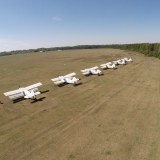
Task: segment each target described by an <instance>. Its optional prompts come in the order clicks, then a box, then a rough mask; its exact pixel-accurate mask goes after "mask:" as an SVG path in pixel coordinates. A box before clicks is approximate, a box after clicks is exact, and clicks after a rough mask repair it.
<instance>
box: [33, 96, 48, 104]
mask: <svg viewBox="0 0 160 160" xmlns="http://www.w3.org/2000/svg"><path fill="white" fill-rule="evenodd" d="M45 98H46V97H41V98H38V99H35V100H33V101H32V102H31V103H37V102H42V101H43V100H44V99H45Z"/></svg>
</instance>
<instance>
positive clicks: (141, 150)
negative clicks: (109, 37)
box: [0, 49, 160, 160]
mask: <svg viewBox="0 0 160 160" xmlns="http://www.w3.org/2000/svg"><path fill="white" fill-rule="evenodd" d="M123 57H132V59H133V61H134V62H133V63H128V64H127V65H126V66H118V69H117V70H104V71H103V73H104V75H103V76H95V75H94V76H89V77H85V76H83V75H82V74H81V72H80V70H81V69H85V68H87V67H93V66H96V65H98V66H99V65H100V64H103V63H105V62H108V61H113V60H116V59H117V58H123ZM0 66H1V68H0V77H1V78H0V89H1V90H0V92H1V94H0V100H1V101H2V102H3V104H0V159H2V160H44V159H46V160H70V159H73V160H74V159H75V160H90V159H91V160H105V159H106V160H132V159H133V160H139V159H141V160H142V159H145V160H157V159H159V155H160V60H159V59H156V58H151V57H145V56H144V55H142V54H138V53H136V52H127V51H122V50H116V49H92V50H89V49H87V50H72V51H62V52H44V53H36V54H25V55H13V56H6V57H0ZM71 72H76V73H77V76H76V77H78V78H81V82H82V84H81V85H79V86H77V87H73V86H72V85H65V86H63V87H57V86H54V85H53V83H52V82H51V80H50V79H51V78H54V77H56V76H59V75H65V74H68V73H71ZM37 82H42V83H43V86H42V87H41V88H40V90H42V91H44V93H43V94H41V95H39V96H38V97H39V98H42V100H41V101H38V102H36V103H33V102H32V100H24V101H20V102H18V103H14V104H13V103H12V101H10V100H9V99H8V98H7V97H5V96H4V95H3V92H6V91H10V90H14V89H17V88H18V87H19V85H20V86H21V87H23V86H24V87H25V86H28V85H31V84H33V83H37ZM45 91H48V92H45Z"/></svg>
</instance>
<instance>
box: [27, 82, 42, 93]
mask: <svg viewBox="0 0 160 160" xmlns="http://www.w3.org/2000/svg"><path fill="white" fill-rule="evenodd" d="M41 85H42V83H41V82H38V83H35V84H33V85H30V86H28V87H25V88H24V89H26V90H28V91H30V90H33V91H37V90H38V88H37V87H39V86H41Z"/></svg>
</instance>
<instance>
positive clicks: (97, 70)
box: [81, 66, 103, 76]
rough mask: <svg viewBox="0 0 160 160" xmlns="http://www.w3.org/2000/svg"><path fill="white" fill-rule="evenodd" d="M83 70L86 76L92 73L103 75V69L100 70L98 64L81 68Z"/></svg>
mask: <svg viewBox="0 0 160 160" xmlns="http://www.w3.org/2000/svg"><path fill="white" fill-rule="evenodd" d="M81 72H82V74H83V75H85V76H88V75H92V74H93V75H98V76H100V75H103V73H102V71H100V70H99V69H98V67H97V66H95V67H92V68H87V69H84V70H81Z"/></svg>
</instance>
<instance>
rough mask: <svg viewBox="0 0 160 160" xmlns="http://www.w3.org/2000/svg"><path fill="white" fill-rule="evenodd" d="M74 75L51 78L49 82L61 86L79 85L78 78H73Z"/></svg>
mask: <svg viewBox="0 0 160 160" xmlns="http://www.w3.org/2000/svg"><path fill="white" fill-rule="evenodd" d="M75 75H76V73H74V72H73V73H70V74H67V75H65V76H59V77H57V78H53V79H51V81H53V83H54V84H55V85H58V86H61V85H63V84H73V85H74V86H76V85H78V84H79V82H78V81H79V80H80V79H78V78H76V77H74V76H75Z"/></svg>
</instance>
